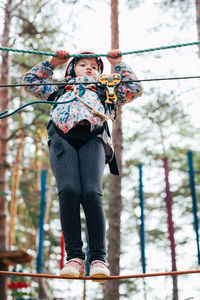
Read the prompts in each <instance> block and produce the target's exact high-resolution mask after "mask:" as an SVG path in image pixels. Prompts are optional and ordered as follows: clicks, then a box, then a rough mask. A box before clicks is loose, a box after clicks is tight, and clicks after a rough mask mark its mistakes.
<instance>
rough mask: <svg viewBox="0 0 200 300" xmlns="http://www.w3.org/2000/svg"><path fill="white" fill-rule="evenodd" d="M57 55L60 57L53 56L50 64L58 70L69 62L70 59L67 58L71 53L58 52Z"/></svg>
mask: <svg viewBox="0 0 200 300" xmlns="http://www.w3.org/2000/svg"><path fill="white" fill-rule="evenodd" d="M56 53H57V54H58V56H53V57H52V58H51V59H50V60H49V62H50V64H51V65H52V66H53V67H54V68H56V67H57V66H59V65H62V64H64V63H66V62H67V61H68V60H69V57H67V56H68V55H69V52H67V51H64V50H57V51H56Z"/></svg>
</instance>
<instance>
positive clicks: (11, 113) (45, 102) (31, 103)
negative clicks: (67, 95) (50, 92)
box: [0, 98, 76, 119]
mask: <svg viewBox="0 0 200 300" xmlns="http://www.w3.org/2000/svg"><path fill="white" fill-rule="evenodd" d="M75 100H76V99H75V98H74V99H71V100H69V101H64V102H55V101H45V100H44V101H43V100H39V101H32V102H29V103H26V104H24V105H22V106H20V107H18V108H17V109H15V110H13V111H12V112H10V113H8V111H7V110H4V111H3V112H0V119H5V118H7V117H10V116H12V115H14V114H15V113H17V112H18V111H20V110H21V109H23V108H24V107H26V106H29V105H33V104H39V103H43V104H56V105H58V104H66V103H70V102H73V101H75ZM5 114H6V115H5Z"/></svg>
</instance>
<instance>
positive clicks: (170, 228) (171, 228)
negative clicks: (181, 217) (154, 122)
mask: <svg viewBox="0 0 200 300" xmlns="http://www.w3.org/2000/svg"><path fill="white" fill-rule="evenodd" d="M162 160H163V166H164V170H165V185H166V186H165V191H166V209H167V221H168V233H169V240H170V246H171V256H172V271H176V270H177V269H176V252H175V240H174V223H173V219H172V195H171V192H170V186H169V166H168V160H167V157H163V158H162Z"/></svg>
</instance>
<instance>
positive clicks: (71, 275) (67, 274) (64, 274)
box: [59, 271, 85, 278]
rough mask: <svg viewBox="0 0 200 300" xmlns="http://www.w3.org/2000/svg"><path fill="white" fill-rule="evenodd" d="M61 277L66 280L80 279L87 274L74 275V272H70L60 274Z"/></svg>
mask: <svg viewBox="0 0 200 300" xmlns="http://www.w3.org/2000/svg"><path fill="white" fill-rule="evenodd" d="M59 275H60V276H62V277H66V278H70V277H73V278H80V277H84V276H85V273H83V274H82V273H74V272H71V273H70V271H69V272H68V273H63V274H62V273H60V274H59Z"/></svg>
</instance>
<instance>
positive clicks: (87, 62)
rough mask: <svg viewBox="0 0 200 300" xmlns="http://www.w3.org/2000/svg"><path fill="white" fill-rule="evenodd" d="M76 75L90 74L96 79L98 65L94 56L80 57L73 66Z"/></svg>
mask: <svg viewBox="0 0 200 300" xmlns="http://www.w3.org/2000/svg"><path fill="white" fill-rule="evenodd" d="M74 71H75V74H76V76H77V77H78V76H91V77H92V78H93V79H94V80H97V79H98V76H99V67H98V64H97V61H96V59H95V58H94V57H87V58H80V59H79V60H78V62H77V64H76V65H75V67H74Z"/></svg>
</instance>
